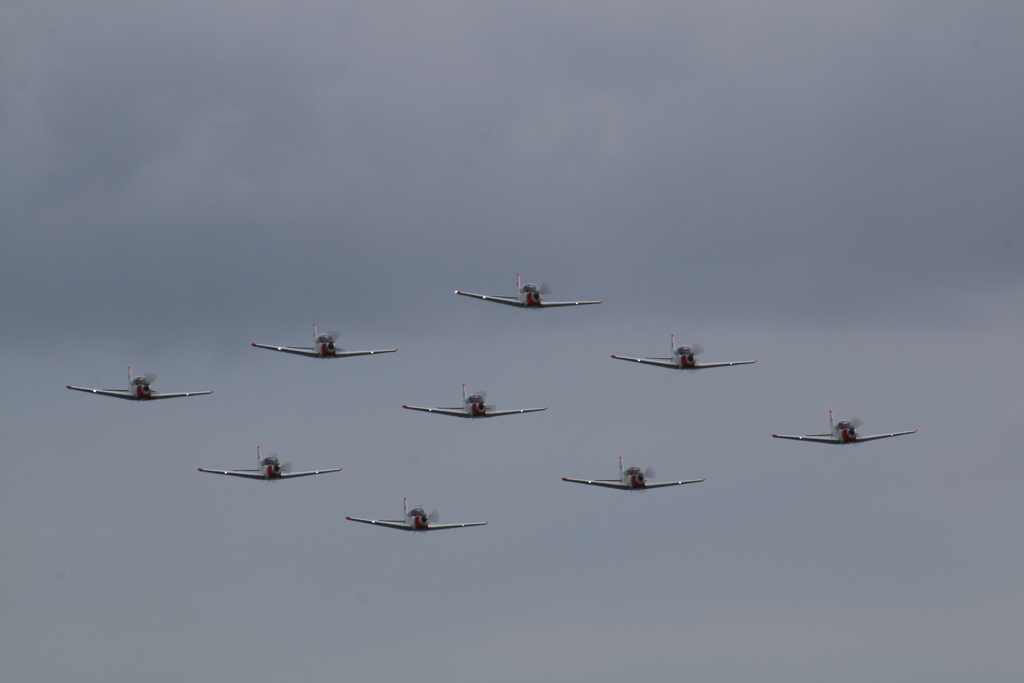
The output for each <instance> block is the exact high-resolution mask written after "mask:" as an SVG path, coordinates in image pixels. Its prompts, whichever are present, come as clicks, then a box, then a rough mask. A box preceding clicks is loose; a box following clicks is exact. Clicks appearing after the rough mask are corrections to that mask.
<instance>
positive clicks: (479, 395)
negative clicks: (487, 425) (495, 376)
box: [402, 384, 547, 418]
mask: <svg viewBox="0 0 1024 683" xmlns="http://www.w3.org/2000/svg"><path fill="white" fill-rule="evenodd" d="M485 398H487V392H486V391H478V392H475V393H472V394H470V395H469V396H467V395H466V385H465V384H463V385H462V406H461V407H459V408H421V407H419V406H405V405H404V406H402V407H403V408H405V409H406V410H420V411H423V412H424V413H437V414H439V415H451V416H452V417H470V418H478V417H497V416H499V415H516V414H519V413H536V412H540V411H542V410H547V407H544V408H522V409H520V410H496V409H495V406H494V405H493V404H491V403H485V402H484V399H485Z"/></svg>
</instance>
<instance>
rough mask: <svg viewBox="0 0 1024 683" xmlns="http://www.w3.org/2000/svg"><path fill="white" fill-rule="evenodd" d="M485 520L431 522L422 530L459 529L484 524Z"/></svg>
mask: <svg viewBox="0 0 1024 683" xmlns="http://www.w3.org/2000/svg"><path fill="white" fill-rule="evenodd" d="M486 524H487V522H469V523H466V524H431V525H430V526H428V527H427V528H426V529H424V531H439V530H441V529H461V528H463V527H467V526H484V525H486Z"/></svg>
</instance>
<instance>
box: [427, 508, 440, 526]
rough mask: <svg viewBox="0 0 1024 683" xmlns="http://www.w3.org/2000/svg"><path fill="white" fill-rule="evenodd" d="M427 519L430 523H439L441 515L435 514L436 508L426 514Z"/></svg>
mask: <svg viewBox="0 0 1024 683" xmlns="http://www.w3.org/2000/svg"><path fill="white" fill-rule="evenodd" d="M427 521H428V522H430V523H431V524H440V523H441V515H439V514H437V510H434V511H433V512H431V513H430V514H429V515H427Z"/></svg>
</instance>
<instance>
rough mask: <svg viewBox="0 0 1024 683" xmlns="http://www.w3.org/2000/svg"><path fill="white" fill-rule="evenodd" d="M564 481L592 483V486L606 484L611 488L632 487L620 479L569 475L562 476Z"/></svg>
mask: <svg viewBox="0 0 1024 683" xmlns="http://www.w3.org/2000/svg"><path fill="white" fill-rule="evenodd" d="M562 481H571V482H574V483H576V484H590V485H591V486H604V487H607V488H610V489H628V488H630V487H629V486H627V485H626V484H623V483H622V482H621V481H619V480H618V479H569V478H568V477H562Z"/></svg>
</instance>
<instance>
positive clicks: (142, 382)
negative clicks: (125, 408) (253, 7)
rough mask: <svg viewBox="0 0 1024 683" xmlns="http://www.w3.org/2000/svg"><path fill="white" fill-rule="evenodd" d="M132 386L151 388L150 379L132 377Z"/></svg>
mask: <svg viewBox="0 0 1024 683" xmlns="http://www.w3.org/2000/svg"><path fill="white" fill-rule="evenodd" d="M132 385H133V386H139V385H145V386H149V378H148V377H132Z"/></svg>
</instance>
